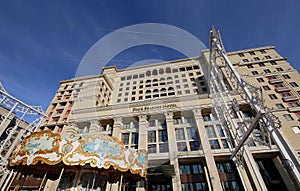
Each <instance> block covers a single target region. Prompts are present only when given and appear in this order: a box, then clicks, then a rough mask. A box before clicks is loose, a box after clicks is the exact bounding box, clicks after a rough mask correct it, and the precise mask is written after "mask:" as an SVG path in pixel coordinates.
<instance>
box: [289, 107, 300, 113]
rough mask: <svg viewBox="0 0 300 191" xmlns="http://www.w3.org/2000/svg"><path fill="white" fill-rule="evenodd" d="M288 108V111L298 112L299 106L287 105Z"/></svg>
mask: <svg viewBox="0 0 300 191" xmlns="http://www.w3.org/2000/svg"><path fill="white" fill-rule="evenodd" d="M288 110H289V112H298V111H300V107H289V108H288Z"/></svg>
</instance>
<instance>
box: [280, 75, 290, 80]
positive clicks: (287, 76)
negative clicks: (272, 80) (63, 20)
mask: <svg viewBox="0 0 300 191" xmlns="http://www.w3.org/2000/svg"><path fill="white" fill-rule="evenodd" d="M282 77H283V78H284V79H291V77H290V76H289V75H288V74H283V75H282Z"/></svg>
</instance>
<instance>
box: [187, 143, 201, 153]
mask: <svg viewBox="0 0 300 191" xmlns="http://www.w3.org/2000/svg"><path fill="white" fill-rule="evenodd" d="M189 144H190V149H191V151H198V150H200V143H199V141H190V142H189Z"/></svg>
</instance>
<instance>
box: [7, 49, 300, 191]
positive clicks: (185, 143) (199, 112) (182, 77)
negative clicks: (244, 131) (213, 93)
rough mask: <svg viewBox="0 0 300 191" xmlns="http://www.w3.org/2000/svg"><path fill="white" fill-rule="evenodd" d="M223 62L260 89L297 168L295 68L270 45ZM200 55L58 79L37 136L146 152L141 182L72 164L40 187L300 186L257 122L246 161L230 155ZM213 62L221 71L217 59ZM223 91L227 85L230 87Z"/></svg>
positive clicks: (299, 110) (299, 108) (244, 109)
mask: <svg viewBox="0 0 300 191" xmlns="http://www.w3.org/2000/svg"><path fill="white" fill-rule="evenodd" d="M228 56H229V58H230V60H231V62H232V63H233V66H234V67H235V69H236V71H237V72H238V73H239V74H240V75H241V76H242V78H243V79H244V80H245V81H247V82H249V83H251V84H253V85H254V86H257V87H261V88H262V95H263V98H264V101H265V105H267V106H268V107H269V108H270V109H271V110H272V112H273V113H274V114H275V115H276V116H277V117H278V118H279V120H280V121H281V126H282V127H281V129H280V132H281V133H282V135H283V136H284V137H285V144H288V145H289V146H290V147H291V148H292V152H293V155H294V156H296V157H297V160H298V164H292V165H291V166H289V167H290V168H296V167H297V166H299V161H300V139H299V138H300V124H299V119H300V103H299V98H300V87H299V85H300V78H299V74H298V72H297V71H296V70H295V69H294V68H293V67H292V66H291V65H290V64H289V63H288V62H287V59H286V58H284V57H282V56H280V54H278V53H277V52H276V50H275V49H274V47H272V46H267V47H260V48H254V49H249V50H241V51H236V52H230V53H228ZM208 57H209V56H208V51H203V52H202V53H201V55H200V56H199V57H196V58H188V59H182V60H175V61H170V62H164V63H157V64H151V65H146V66H139V67H135V68H127V69H118V68H117V67H115V66H109V67H105V68H104V69H103V72H102V74H101V75H97V76H85V77H79V78H75V79H70V80H64V81H61V82H60V87H59V89H58V90H57V93H56V95H55V96H54V98H53V100H52V101H51V103H50V105H49V108H48V109H47V112H46V114H47V117H46V118H45V119H44V122H43V124H42V125H41V127H40V130H51V131H52V132H55V133H57V134H59V135H60V136H61V137H64V136H79V137H85V136H89V135H94V136H97V135H101V136H102V135H104V136H113V137H115V138H117V139H118V140H120V141H121V142H122V144H123V145H124V146H125V147H126V148H133V149H144V150H147V152H148V170H147V177H146V178H142V179H136V180H133V179H127V180H126V179H122V178H121V177H120V178H119V179H116V181H114V182H109V181H108V180H107V177H102V178H101V176H99V177H100V178H99V177H98V179H99V180H98V179H97V177H95V171H97V173H98V171H101V170H102V169H97V168H90V167H87V166H77V167H72V168H65V169H64V171H62V172H61V174H60V175H59V176H57V178H54V179H53V178H52V179H50V178H49V179H48V180H45V181H44V182H43V184H42V186H41V188H43V189H44V190H80V189H81V190H88V189H90V190H107V191H109V190H153V191H154V190H174V191H175V190H176V191H177V190H183V191H185V190H263V188H267V189H268V190H275V189H276V190H297V189H299V180H297V179H295V178H294V177H293V176H292V175H291V173H290V171H289V168H288V167H286V166H285V165H284V159H283V158H282V156H281V154H280V152H279V149H278V147H277V146H276V144H275V143H274V142H273V141H272V138H270V137H269V136H268V133H267V132H265V131H264V130H263V129H260V128H259V126H258V127H257V128H256V129H255V130H254V131H253V133H252V134H251V136H250V137H249V139H248V141H247V142H246V146H247V147H248V148H249V150H250V153H251V155H247V156H245V154H243V153H242V154H240V159H239V160H234V161H233V160H231V159H230V157H231V154H232V151H233V148H234V143H233V140H232V138H231V136H230V133H229V132H228V131H227V130H226V129H224V127H223V124H221V123H220V121H219V120H218V118H217V116H216V115H215V114H214V112H213V109H212V107H213V106H212V101H211V97H210V94H209V86H208V82H207V78H206V77H205V76H206V75H205V74H206V73H207V72H208V71H207V69H205V68H207V65H208ZM217 62H218V64H219V67H220V68H221V70H222V61H221V59H217ZM225 81H226V79H225ZM227 85H228V86H229V87H230V82H229V81H228V82H227ZM231 96H232V97H234V98H235V99H236V100H237V101H238V103H239V109H240V112H241V115H243V116H244V119H245V121H247V120H248V121H250V120H251V119H252V118H253V116H255V113H253V111H252V109H251V107H250V106H249V105H248V104H247V103H246V102H244V101H243V100H242V99H241V97H240V95H239V94H238V93H236V92H235V91H234V90H233V89H232V91H231ZM233 120H235V119H233ZM256 172H259V173H258V174H257V173H256ZM19 173H20V172H19ZM17 174H18V173H17ZM26 176H29V178H28V179H30V175H26ZM16 177H18V175H16ZM70 177H72V178H70ZM45 178H46V179H47V176H45ZM100 182H101V184H100ZM16 186H19V187H22V185H18V184H16V181H13V182H12V184H11V189H13V188H16ZM38 187H40V185H39V186H38ZM36 188H37V187H36ZM24 189H25V187H24Z"/></svg>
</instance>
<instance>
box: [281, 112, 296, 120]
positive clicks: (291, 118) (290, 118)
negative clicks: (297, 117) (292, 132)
mask: <svg viewBox="0 0 300 191" xmlns="http://www.w3.org/2000/svg"><path fill="white" fill-rule="evenodd" d="M283 117H284V118H285V119H286V120H287V121H293V120H294V118H293V117H292V116H291V115H290V114H284V115H283Z"/></svg>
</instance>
